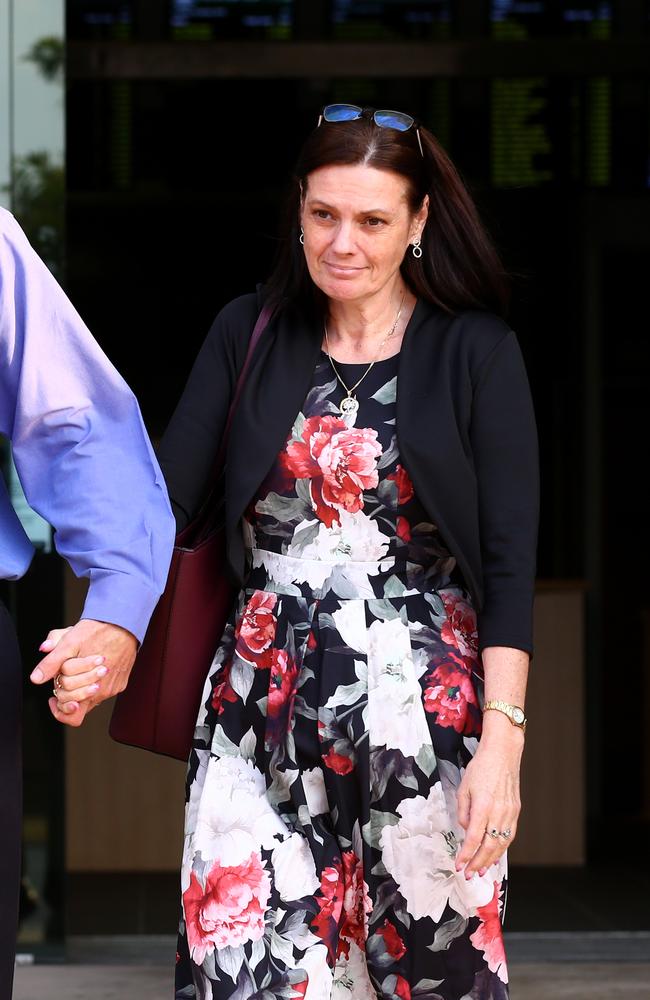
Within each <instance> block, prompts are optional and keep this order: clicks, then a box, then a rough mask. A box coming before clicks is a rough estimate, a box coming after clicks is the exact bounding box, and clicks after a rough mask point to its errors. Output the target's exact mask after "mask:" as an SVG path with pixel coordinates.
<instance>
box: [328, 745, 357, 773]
mask: <svg viewBox="0 0 650 1000" xmlns="http://www.w3.org/2000/svg"><path fill="white" fill-rule="evenodd" d="M322 757H323V761H324V762H325V764H327V766H328V767H329V768H330V769H331V770H332V771H335V772H336V773H337V774H349V773H350V771H353V770H354V761H353V760H352V758H351V757H346V756H345V755H344V754H340V753H335V751H334V749H333V748H330V749H329V750H328V752H327V753H326V754H322Z"/></svg>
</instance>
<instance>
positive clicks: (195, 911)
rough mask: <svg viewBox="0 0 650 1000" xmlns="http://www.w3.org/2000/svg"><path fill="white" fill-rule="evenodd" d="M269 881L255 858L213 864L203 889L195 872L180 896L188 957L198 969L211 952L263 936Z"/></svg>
mask: <svg viewBox="0 0 650 1000" xmlns="http://www.w3.org/2000/svg"><path fill="white" fill-rule="evenodd" d="M270 894H271V880H270V879H269V876H268V873H267V872H266V870H265V868H264V864H263V862H262V861H261V859H260V857H259V855H258V854H256V853H255V852H253V853H252V854H251V855H250V857H249V858H248V860H247V861H245V862H244V863H243V864H240V865H233V866H224V867H222V866H221V865H220V864H219V862H218V861H215V863H214V864H213V866H212V868H211V869H210V871H209V872H208V873H207V875H206V877H205V886H203V885H201V882H200V881H199V879H198V878H197V876H196V874H195V872H192V874H191V877H190V885H189V888H188V889H187V890H186V892H185V893H183V905H184V910H185V922H186V925H187V940H188V944H189V949H190V956H191V958H192V960H193V961H194V962H196V964H197V965H201V963H202V962H203V961H204V959H205V957H206V955H208V954H210V953H211V952H213V951H214V949H215V948H225V947H226V946H228V945H230V946H231V947H233V948H237V947H238V946H239V945H240V944H245V943H246V942H247V941H258V940H259V939H260V938H261V937H263V936H264V912H265V908H266V904H267V903H268V900H269V896H270Z"/></svg>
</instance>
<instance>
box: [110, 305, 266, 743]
mask: <svg viewBox="0 0 650 1000" xmlns="http://www.w3.org/2000/svg"><path fill="white" fill-rule="evenodd" d="M270 319H271V311H270V309H268V308H267V307H265V308H264V309H262V311H261V313H260V315H259V317H258V320H257V322H256V324H255V328H254V330H253V333H252V336H251V339H250V343H249V345H248V351H247V354H246V359H245V361H244V364H243V367H242V370H241V372H240V374H239V378H238V379H237V385H236V386H235V391H234V393H233V398H232V401H231V404H230V408H229V411H228V419H227V421H226V429H225V431H224V435H223V439H222V442H221V446H220V448H219V452H218V455H217V458H216V460H215V464H214V467H213V471H212V476H211V482H210V487H209V490H208V495H207V497H206V499H205V500H204V502H203V505H202V507H201V509H200V510H199V512H198V514H197V515H196V517H195V518H194V520H193V521H191V522H190V524H188V525H187V526H186V527H185V528H184V529H183V530H182V531H180V532H179V533H178V535H177V536H176V543H175V545H174V551H173V555H172V560H171V566H170V569H169V575H168V577H167V583H166V585H165V589H164V591H163V594H162V596H161V598H160V600H159V602H158V604H157V605H156V609H155V611H154V613H153V615H152V618H151V621H150V623H149V628H148V629H147V634H146V635H145V637H144V640H143V642H142V645H141V646H140V649H139V651H138V654H137V656H136V659H135V663H134V665H133V670H132V671H131V676H130V678H129V683H128V685H127V687H126V688H125V689H124V691H122V692H120V694H118V696H117V698H116V699H115V705H114V707H113V714H112V716H111V721H110V724H109V728H108V731H109V734H110V735H111V737H112V738H113V739H114V740H116V741H117V742H118V743H127V744H128V745H129V746H134V747H141V748H142V749H143V750H151V751H152V752H153V753H160V754H165V755H166V756H168V757H176V758H178V759H179V760H187V759H188V757H189V755H190V750H191V748H192V739H193V736H194V727H195V725H196V719H197V716H198V712H199V705H200V702H201V694H202V692H203V687H204V684H205V681H206V678H207V676H208V671H209V669H210V664H211V662H212V658H213V656H214V654H215V651H216V648H217V643H218V642H219V639H220V638H221V636H222V634H223V631H224V628H225V625H226V619H227V617H228V614H229V612H230V610H231V608H232V603H233V600H234V597H235V585H234V583H233V582H232V577H231V575H230V574H229V572H228V566H227V562H226V532H225V526H224V519H223V505H224V501H223V459H224V457H225V449H226V441H227V438H228V432H229V430H230V424H231V421H232V416H233V413H234V411H235V407H236V405H237V402H238V400H239V397H240V394H241V391H242V389H243V386H244V380H245V377H246V372H247V370H248V366H249V363H250V360H251V357H252V354H253V351H254V350H255V345H256V344H257V342H258V341H259V339H260V336H261V335H262V332H263V331H264V329H265V328H266V327H267V325H268V323H269V320H270Z"/></svg>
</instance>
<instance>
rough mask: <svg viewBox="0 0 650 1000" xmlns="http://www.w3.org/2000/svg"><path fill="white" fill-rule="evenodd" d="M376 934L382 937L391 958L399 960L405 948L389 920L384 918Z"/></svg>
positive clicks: (404, 952)
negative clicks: (382, 924)
mask: <svg viewBox="0 0 650 1000" xmlns="http://www.w3.org/2000/svg"><path fill="white" fill-rule="evenodd" d="M377 934H379V935H380V937H382V938H383V939H384V944H385V946H386V951H387V952H388V954H389V955H390V957H391V958H392V959H394V960H395V961H396V962H399V960H400V958H402V957H403V956H404V955H405V954H406V948H405V947H404V942H403V941H402V939H401V937H400V936H399V934H398V933H397V929H396V928H395V927H394V925H393V924H391V922H390V920H384V926H383V927H380V928H379V930H378V931H377Z"/></svg>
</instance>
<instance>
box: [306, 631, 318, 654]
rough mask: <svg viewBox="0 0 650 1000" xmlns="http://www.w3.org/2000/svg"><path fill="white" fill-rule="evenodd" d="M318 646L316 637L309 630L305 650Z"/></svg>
mask: <svg viewBox="0 0 650 1000" xmlns="http://www.w3.org/2000/svg"><path fill="white" fill-rule="evenodd" d="M317 645H318V643H317V641H316V636H315V635H314V630H313V629H311V630H310V632H309V635H308V636H307V649H316V646H317Z"/></svg>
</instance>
